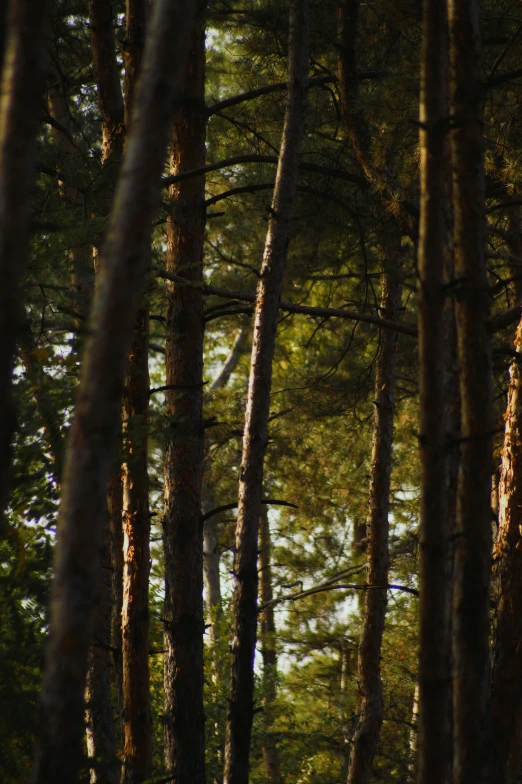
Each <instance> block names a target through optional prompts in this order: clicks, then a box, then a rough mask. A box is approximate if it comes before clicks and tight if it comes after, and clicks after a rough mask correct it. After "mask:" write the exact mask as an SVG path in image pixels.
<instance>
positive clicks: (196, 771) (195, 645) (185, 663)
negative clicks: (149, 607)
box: [163, 18, 207, 784]
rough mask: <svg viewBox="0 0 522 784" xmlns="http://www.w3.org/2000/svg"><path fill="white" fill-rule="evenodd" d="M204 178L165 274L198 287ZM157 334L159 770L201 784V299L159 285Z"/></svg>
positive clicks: (195, 131) (174, 151)
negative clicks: (162, 373) (160, 428)
mask: <svg viewBox="0 0 522 784" xmlns="http://www.w3.org/2000/svg"><path fill="white" fill-rule="evenodd" d="M204 96H205V31H204V21H203V18H199V20H198V24H197V30H196V32H195V34H194V36H193V39H192V43H191V47H190V54H189V66H188V78H187V87H186V92H185V101H184V105H183V107H181V108H180V109H179V110H178V112H177V113H176V117H175V119H174V129H173V134H172V137H171V172H172V173H173V174H176V173H178V172H180V171H187V170H190V169H197V168H198V167H200V166H202V165H203V164H204V163H205V136H206V120H207V115H206V112H205V106H204ZM204 186H205V183H204V178H203V177H194V178H191V179H189V180H185V181H183V182H180V183H178V184H177V185H174V186H171V191H170V214H169V218H168V223H167V258H166V263H167V271H168V272H170V273H173V274H175V275H179V276H180V277H183V278H186V280H187V281H189V282H190V283H196V284H197V283H200V282H201V281H202V279H203V241H204V236H205V209H204V197H205V191H204ZM167 297H168V314H167V324H166V338H167V344H166V351H167V354H166V381H167V385H168V386H169V387H170V389H169V390H168V391H167V394H166V409H165V411H166V416H167V419H168V430H167V443H166V449H165V513H164V518H163V524H164V550H165V611H164V647H165V657H164V662H165V680H164V683H165V709H164V731H165V765H166V768H167V770H168V771H172V774H173V776H175V777H176V781H177V782H179V784H185V782H186V784H189V782H190V784H203V783H204V781H205V714H204V708H203V632H204V618H203V522H202V514H201V484H202V476H203V412H202V405H203V334H204V316H203V296H202V292H201V289H200V288H198V287H197V286H190V285H187V286H183V285H180V284H177V283H175V284H171V283H169V285H168V289H167Z"/></svg>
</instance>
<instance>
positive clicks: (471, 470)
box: [449, 0, 493, 784]
mask: <svg viewBox="0 0 522 784" xmlns="http://www.w3.org/2000/svg"><path fill="white" fill-rule="evenodd" d="M449 32H450V61H451V115H452V116H453V117H454V119H455V122H454V127H453V130H452V133H451V149H452V163H453V194H454V246H455V288H454V291H455V298H456V305H455V308H456V324H457V343H458V346H457V348H458V363H459V377H460V393H461V407H462V432H461V439H462V441H461V466H460V476H459V487H458V499H457V531H456V538H455V580H454V597H453V613H454V618H453V655H454V781H455V784H471V783H472V782H473V784H480V782H482V781H484V780H485V777H486V773H487V764H486V761H487V753H488V747H489V743H488V732H487V720H488V715H487V713H488V712H487V703H488V669H489V662H488V632H489V582H490V568H491V509H490V500H491V474H492V440H493V439H492V436H493V405H492V401H493V397H492V381H491V346H490V334H489V331H488V318H489V292H488V279H487V267H486V259H485V244H486V216H485V202H484V192H485V188H484V142H483V136H482V133H483V123H484V118H483V86H482V81H481V79H482V60H481V44H480V30H479V3H478V0H450V2H449Z"/></svg>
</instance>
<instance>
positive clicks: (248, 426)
mask: <svg viewBox="0 0 522 784" xmlns="http://www.w3.org/2000/svg"><path fill="white" fill-rule="evenodd" d="M288 85H289V88H288V101H287V107H286V113H285V122H284V129H283V138H282V143H281V151H280V155H279V163H278V167H277V174H276V183H275V188H274V194H273V198H272V206H271V210H270V219H269V224H268V231H267V236H266V241H265V250H264V255H263V263H262V266H261V277H260V280H259V283H258V287H257V293H256V306H255V317H254V335H253V344H252V356H251V362H250V379H249V383H248V395H247V410H246V415H245V428H244V434H243V456H242V461H241V468H240V476H239V507H238V520H237V528H236V552H235V559H234V578H235V585H234V632H233V639H232V678H231V688H230V696H229V703H228V711H227V726H226V742H225V773H224V781H225V784H247V782H248V769H249V753H250V737H251V731H252V718H253V707H254V706H253V699H254V670H253V666H254V653H255V643H256V632H257V592H258V579H257V544H258V541H257V540H258V527H259V515H260V503H261V492H262V486H263V466H264V458H265V451H266V445H267V439H268V416H269V410H270V387H271V379H272V360H273V356H274V349H275V338H276V328H277V316H278V309H279V301H280V298H281V288H282V281H283V273H284V268H285V264H286V257H287V253H288V245H289V241H290V236H291V221H292V215H293V212H294V203H295V197H296V192H297V176H298V164H299V155H300V148H301V140H302V135H303V128H304V115H305V105H306V91H307V85H308V3H307V0H294V1H293V3H292V6H291V13H290V44H289V81H288Z"/></svg>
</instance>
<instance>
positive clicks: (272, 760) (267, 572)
mask: <svg viewBox="0 0 522 784" xmlns="http://www.w3.org/2000/svg"><path fill="white" fill-rule="evenodd" d="M259 561H260V563H259V600H260V602H261V604H262V605H268V606H266V607H265V608H264V609H263V611H262V614H261V616H260V618H259V620H260V623H261V628H260V639H261V656H262V659H263V763H264V766H265V777H266V780H267V781H268V782H269V783H270V784H280V782H281V765H280V762H279V749H278V747H277V743H276V741H275V740H274V737H273V736H272V735H271V732H272V724H273V721H274V715H273V704H274V701H275V699H276V697H277V648H276V639H277V638H276V627H275V620H274V606H273V604H269V603H270V602H271V601H272V598H273V596H272V570H271V541H270V524H269V520H268V507H267V505H266V504H263V505H262V506H261V516H260V520H259Z"/></svg>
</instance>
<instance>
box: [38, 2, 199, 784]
mask: <svg viewBox="0 0 522 784" xmlns="http://www.w3.org/2000/svg"><path fill="white" fill-rule="evenodd" d="M194 10H195V9H194V4H193V3H192V2H191V1H190V0H178V1H177V2H173V1H172V0H157V2H156V3H154V9H153V17H152V23H151V29H150V35H149V36H148V37H147V43H146V50H145V56H144V67H143V72H142V78H141V79H140V81H139V83H138V86H137V88H136V99H135V106H134V111H133V115H132V121H131V127H130V135H129V139H128V143H127V154H126V157H125V160H124V164H123V167H122V171H121V176H120V178H119V181H118V186H117V190H116V197H115V206H114V210H113V212H112V215H111V219H110V224H109V231H108V236H107V241H106V244H105V246H104V249H103V252H102V258H101V263H100V268H101V272H100V276H99V284H98V286H97V289H96V294H95V299H94V306H93V312H92V316H91V320H90V336H89V340H88V343H87V346H86V351H85V357H84V362H83V365H82V374H81V380H80V384H79V387H78V392H77V398H76V409H75V413H74V417H73V422H72V427H71V434H70V439H69V446H68V452H67V456H66V463H65V473H64V482H63V486H64V493H63V497H62V505H61V511H60V519H59V527H58V541H57V546H56V576H55V579H54V582H53V591H52V599H51V636H50V640H49V645H48V648H47V655H46V664H45V671H44V680H43V688H42V695H41V711H42V713H41V716H42V720H41V722H40V732H39V744H38V749H37V754H36V759H35V765H34V769H33V776H32V780H33V782H34V784H44V783H45V784H47V782H49V781H52V782H53V784H62V783H63V784H74V783H75V782H76V781H77V780H78V770H79V766H80V763H81V759H82V736H83V730H84V727H83V711H84V704H83V691H84V687H85V680H86V675H87V660H88V650H89V641H90V636H91V624H92V617H93V606H94V601H95V598H96V591H97V585H98V578H99V547H100V539H101V534H102V530H101V528H102V526H101V520H102V519H103V518H102V515H103V513H104V509H105V503H106V501H105V492H106V487H107V479H108V475H109V471H110V468H111V463H112V453H113V451H114V448H115V445H116V439H117V434H118V423H119V420H120V411H121V400H122V393H123V382H124V375H125V362H126V356H127V352H128V349H129V346H130V343H131V339H132V326H133V321H134V315H135V312H136V310H137V307H138V301H139V295H140V292H141V288H142V285H143V279H144V276H145V272H146V259H147V258H148V249H149V246H150V241H151V229H152V217H153V214H154V210H155V206H156V202H157V198H158V193H159V187H160V180H161V174H162V170H163V163H164V156H165V150H166V145H167V137H168V129H169V124H170V119H171V115H172V110H173V107H174V105H175V102H177V101H179V99H180V97H181V93H182V85H183V81H184V78H185V72H186V65H185V64H186V52H187V43H188V39H189V38H190V34H191V28H192V25H193V18H194ZM180 19H181V20H183V21H184V24H183V25H181V24H180Z"/></svg>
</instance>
